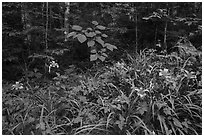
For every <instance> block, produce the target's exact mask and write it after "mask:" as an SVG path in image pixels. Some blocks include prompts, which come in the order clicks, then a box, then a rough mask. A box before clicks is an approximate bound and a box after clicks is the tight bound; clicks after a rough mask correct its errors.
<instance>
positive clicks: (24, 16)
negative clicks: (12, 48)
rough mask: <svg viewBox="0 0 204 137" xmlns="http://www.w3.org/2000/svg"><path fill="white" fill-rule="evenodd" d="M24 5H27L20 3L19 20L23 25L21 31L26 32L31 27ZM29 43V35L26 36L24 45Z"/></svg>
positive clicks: (26, 8)
mask: <svg viewBox="0 0 204 137" xmlns="http://www.w3.org/2000/svg"><path fill="white" fill-rule="evenodd" d="M26 4H27V3H21V20H22V24H23V30H28V29H29V28H30V27H31V22H30V18H29V14H28V7H27V5H26ZM30 42H31V35H30V34H26V38H25V43H27V44H28V45H29V44H30Z"/></svg>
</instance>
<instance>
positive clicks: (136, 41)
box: [135, 7, 138, 53]
mask: <svg viewBox="0 0 204 137" xmlns="http://www.w3.org/2000/svg"><path fill="white" fill-rule="evenodd" d="M135 14H136V15H135V25H136V26H135V52H136V53H137V50H138V49H137V48H138V36H137V34H138V23H137V8H136V7H135Z"/></svg>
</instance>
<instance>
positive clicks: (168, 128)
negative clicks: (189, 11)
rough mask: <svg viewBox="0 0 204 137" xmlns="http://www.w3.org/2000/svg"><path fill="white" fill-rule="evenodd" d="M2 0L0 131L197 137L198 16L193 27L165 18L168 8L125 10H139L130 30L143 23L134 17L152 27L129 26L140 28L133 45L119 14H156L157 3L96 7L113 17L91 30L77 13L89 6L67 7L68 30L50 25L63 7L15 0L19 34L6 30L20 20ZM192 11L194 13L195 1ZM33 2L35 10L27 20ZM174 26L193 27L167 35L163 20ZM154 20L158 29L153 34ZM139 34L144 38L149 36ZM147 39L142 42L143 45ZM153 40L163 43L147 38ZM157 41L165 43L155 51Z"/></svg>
mask: <svg viewBox="0 0 204 137" xmlns="http://www.w3.org/2000/svg"><path fill="white" fill-rule="evenodd" d="M3 4H4V5H3V11H4V12H3V17H5V18H3V38H4V39H3V44H2V49H3V63H2V64H3V72H2V73H3V79H2V134H4V135H201V134H202V79H201V78H202V51H201V47H202V45H200V41H199V40H200V39H199V40H198V41H196V40H195V39H194V40H195V41H196V42H192V41H193V40H192V39H190V38H191V36H193V38H195V37H196V38H198V37H199V38H200V36H201V35H202V34H201V30H202V27H201V25H200V21H201V20H198V19H197V18H196V19H194V20H190V21H189V20H188V19H189V18H187V17H182V18H173V15H172V16H171V17H172V18H169V17H170V14H168V16H167V14H166V10H157V12H153V14H152V11H151V12H150V11H148V12H147V11H146V12H147V13H148V14H145V16H144V15H143V14H144V13H143V12H142V11H140V12H138V11H137V10H130V9H129V10H126V12H127V11H128V13H131V14H128V16H131V15H133V16H131V17H134V16H135V13H137V14H138V20H137V17H136V19H134V20H133V21H134V22H133V26H134V23H135V22H136V23H137V22H139V21H141V22H142V19H141V20H140V18H139V17H144V18H143V20H145V21H144V22H148V21H150V22H151V23H150V25H149V26H148V25H147V27H150V29H149V30H150V31H148V32H145V27H144V26H143V27H144V30H143V28H142V27H138V28H137V27H136V28H135V27H133V29H134V31H136V32H134V35H133V37H134V38H133V39H134V41H133V40H131V37H132V33H133V32H130V33H127V32H128V31H127V29H129V28H128V27H127V26H126V27H125V26H124V25H126V23H124V22H123V23H122V25H123V27H121V26H120V25H119V24H120V23H121V22H120V21H121V20H120V19H121V18H120V16H122V15H119V13H118V14H117V12H119V11H121V10H122V9H125V8H127V7H128V6H129V7H131V6H132V7H137V8H138V9H140V8H141V7H143V8H144V7H149V9H151V10H153V9H154V8H156V9H159V7H156V5H157V4H155V5H154V4H153V5H154V6H155V7H154V6H152V5H151V6H150V5H148V3H146V5H145V3H143V4H141V5H139V6H138V5H134V4H132V5H131V3H126V4H125V3H118V4H117V3H110V4H107V3H99V5H100V4H101V5H100V6H101V8H104V9H105V8H107V7H109V8H108V9H109V10H110V13H109V14H110V15H111V16H112V17H113V21H109V23H107V24H106V26H105V25H104V24H103V22H102V21H101V20H100V19H98V20H97V21H95V20H91V19H90V18H89V20H91V21H90V22H89V23H88V25H87V24H86V21H84V20H82V19H83V18H82V17H81V16H82V15H81V14H82V13H83V12H85V11H86V10H87V7H86V6H90V5H91V4H90V5H86V4H85V5H83V4H82V3H72V4H70V5H71V6H70V5H69V4H68V6H70V7H69V9H70V12H69V15H70V16H71V17H70V16H69V20H71V21H72V22H69V23H67V22H66V23H65V24H64V25H65V26H66V25H67V24H68V27H67V28H66V27H65V28H60V27H61V26H60V27H59V26H58V27H59V28H54V24H57V23H56V22H55V21H56V20H55V21H54V19H53V20H52V21H51V19H52V17H53V16H56V15H55V14H57V13H58V12H57V11H58V10H59V9H60V8H62V7H63V6H62V5H63V3H57V4H58V5H54V4H51V3H50V5H48V3H36V5H37V4H38V5H37V6H36V5H35V4H33V3H29V4H30V5H29V4H28V3H27V5H26V3H23V4H22V3H20V4H19V3H18V4H19V5H20V6H19V7H21V10H20V11H21V12H22V11H23V12H22V13H24V14H22V15H21V17H22V18H23V17H24V21H25V20H26V21H25V22H24V23H25V24H24V25H22V24H21V25H22V26H15V27H16V28H15V27H13V28H12V25H11V24H12V23H14V24H16V22H21V21H18V20H17V21H16V22H12V23H11V22H10V21H11V20H12V18H11V17H12V16H11V13H12V14H13V13H16V12H17V11H16V10H15V8H11V7H15V5H14V4H13V3H3ZM40 4H41V6H42V9H40V8H39V5H40ZM46 4H47V5H46ZM66 4H67V3H65V7H66V8H67V7H68V6H67V5H66ZM80 4H81V5H80ZM111 4H112V7H111V6H110V5H111ZM163 4H164V3H163ZM96 5H97V4H96ZM177 5H179V4H177ZM189 5H193V6H192V7H196V6H198V5H199V3H197V5H196V3H191V4H189ZM29 6H30V7H33V9H35V8H36V7H37V8H36V9H35V12H33V13H32V14H31V13H30V8H29ZM46 6H47V7H46ZM49 6H50V7H49ZM160 6H161V7H162V4H161V5H160ZM180 6H181V5H180ZM16 7H18V5H17V6H16ZM34 7H35V8H34ZM56 7H58V8H59V9H58V10H57V8H56ZM65 7H64V8H65ZM84 7H86V8H84ZM114 7H117V8H115V9H114ZM167 7H170V6H169V5H167ZM172 7H176V4H175V5H173V6H172ZM181 7H182V6H181ZM181 7H180V8H181ZM10 8H11V9H10ZM83 8H84V9H83ZM92 8H93V7H92ZM137 8H136V9H137ZM17 9H18V8H17ZM51 9H52V10H51ZM76 9H78V10H79V11H78V10H76ZM111 9H112V10H111ZM113 9H114V10H113ZM141 9H142V8H141ZM172 9H173V8H172ZM41 10H42V15H44V17H43V19H44V20H40V19H39V20H36V18H40V17H39V16H41V15H40V14H37V13H38V12H37V11H39V12H41ZM48 10H49V11H52V12H48ZM72 10H73V11H72ZM100 10H101V12H100V14H102V13H103V15H104V16H105V15H106V16H108V15H107V14H108V13H106V11H103V10H102V9H100ZM143 10H144V9H143ZM174 10H175V11H176V9H174ZM91 11H92V12H91ZM96 11H98V9H97V7H95V8H93V9H91V8H90V11H89V10H87V11H86V14H85V13H84V15H87V16H88V15H89V17H90V15H92V14H93V16H94V15H95V14H97V13H96ZM21 12H20V13H21ZM61 12H62V11H61ZM78 12H79V13H78ZM89 12H90V13H89ZM107 12H108V11H107ZM28 13H29V14H28ZM34 13H35V14H36V15H33V14H34ZM105 13H106V14H105ZM121 13H122V12H121ZM58 14H59V13H58ZM98 14H99V13H98ZM98 14H97V17H99V15H98ZM178 14H179V13H178ZM38 15H39V16H38ZM48 15H49V16H48ZM79 15H81V16H79ZM147 15H149V16H147ZM32 16H33V17H32ZM34 16H35V17H34ZM64 16H66V13H65V14H63V17H64ZM175 16H176V15H175ZM186 16H187V15H186ZM46 17H47V18H46ZM48 17H49V19H48ZM91 17H92V16H91ZM108 17H109V16H108ZM53 18H54V17H53ZM70 18H71V19H70ZM104 18H105V17H104ZM72 19H73V20H72ZM80 19H81V20H80ZM114 19H115V20H114ZM191 19H192V18H191ZM79 20H80V21H79ZM109 20H110V19H109ZM35 21H38V23H36V22H35ZM48 21H50V22H48ZM107 21H108V19H107ZM39 22H40V23H42V24H44V26H41V25H39V24H40V23H39ZM79 22H80V23H81V24H80V23H79ZM141 22H139V23H141ZM144 22H143V23H144ZM171 22H174V23H175V22H179V23H178V24H179V25H180V26H182V25H181V24H182V23H184V24H186V23H191V24H190V25H192V24H193V25H194V26H193V27H192V28H190V27H189V26H188V25H187V27H186V26H183V27H184V30H185V29H186V28H188V29H186V31H185V32H183V30H182V31H181V32H178V33H176V32H177V31H176V29H177V28H174V29H175V30H174V31H173V29H172V28H173V27H172V26H170V27H169V28H171V29H172V30H169V31H168V29H167V26H166V25H167V23H168V24H170V23H171ZM9 23H10V25H9ZM35 23H36V24H35ZM49 23H50V24H49ZM58 23H59V22H58ZM114 23H115V24H116V25H115V26H114ZM131 23H132V22H131ZM131 23H130V24H131ZM101 24H102V25H101ZM152 24H154V27H156V26H157V27H156V28H157V29H154V30H155V31H152V32H151V27H152ZM161 24H162V25H163V26H162V25H161ZM178 24H177V25H178ZM26 25H27V26H26ZM29 25H30V26H29ZM37 25H38V26H37ZM58 25H59V24H58ZM61 25H62V26H63V20H62V24H61ZM139 25H141V26H142V25H144V24H142V23H141V24H139ZM179 25H178V26H179ZM56 26H57V25H56ZM130 26H131V25H130ZM175 26H176V25H175ZM25 27H28V28H25ZM39 27H42V28H39ZM159 27H161V28H159ZM185 27H186V28H185ZM14 28H15V29H14ZM17 28H21V29H22V28H23V30H18V29H17ZM189 28H190V29H189ZM52 29H53V30H52ZM67 29H69V30H67ZM116 29H117V31H116ZM119 29H120V30H119ZM125 29H126V31H125ZM163 30H165V31H164V32H163ZM182 32H183V33H182ZM58 33H59V34H58ZM137 33H138V34H137ZM142 33H144V34H146V33H149V34H151V35H152V37H150V38H149V36H147V35H144V34H142ZM187 34H188V35H187ZM57 35H58V36H60V38H59V37H57ZM159 35H160V36H159ZM126 36H127V37H126ZM146 37H148V38H147V41H146V43H145V42H144V43H143V41H145V40H144V39H145V38H146ZM154 37H155V38H156V37H157V38H156V39H159V38H161V39H162V41H163V42H162V43H157V42H156V39H155V41H154V40H152V41H151V40H149V39H154ZM60 39H61V40H60ZM135 39H136V40H135ZM166 39H167V40H166ZM10 40H12V41H10ZM148 40H149V41H148ZM130 41H131V42H130ZM132 41H133V42H132ZM60 42H61V43H60ZM67 43H68V44H67ZM172 43H173V44H172ZM201 43H202V42H201ZM21 44H22V45H21ZM63 44H64V45H63ZM66 44H67V45H68V46H67V45H66ZM158 44H161V45H159V47H158ZM56 45H57V46H56ZM148 45H149V46H148ZM60 46H61V47H60ZM74 46H76V47H74ZM160 46H161V47H160ZM14 47H15V48H14ZM133 49H134V50H133ZM67 53H68V55H67Z"/></svg>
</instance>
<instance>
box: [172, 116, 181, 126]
mask: <svg viewBox="0 0 204 137" xmlns="http://www.w3.org/2000/svg"><path fill="white" fill-rule="evenodd" d="M173 122H174V125H175V126H177V127H180V128H183V126H182V125H181V122H180V121H179V120H178V119H177V118H173Z"/></svg>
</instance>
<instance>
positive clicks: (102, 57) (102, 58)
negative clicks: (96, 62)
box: [98, 56, 106, 62]
mask: <svg viewBox="0 0 204 137" xmlns="http://www.w3.org/2000/svg"><path fill="white" fill-rule="evenodd" d="M98 58H99V59H100V60H101V61H102V62H103V61H104V60H105V59H106V58H105V57H104V56H98Z"/></svg>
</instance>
